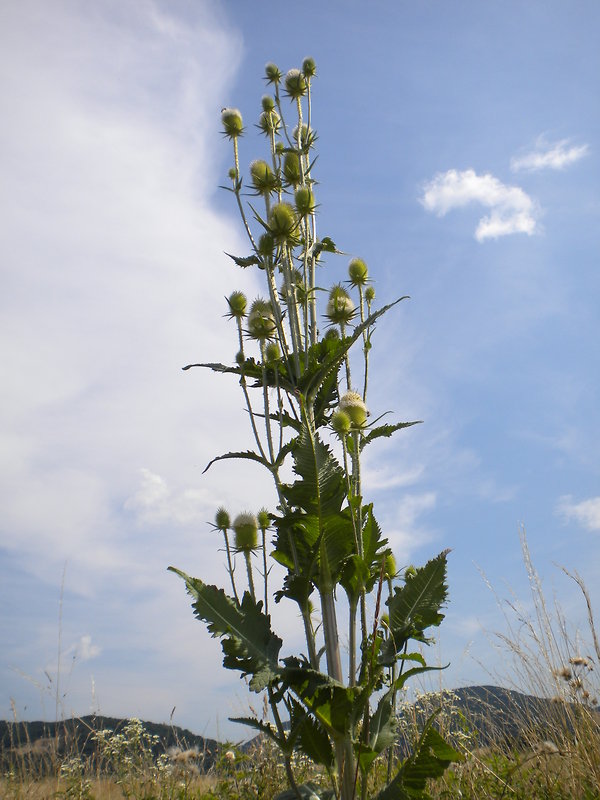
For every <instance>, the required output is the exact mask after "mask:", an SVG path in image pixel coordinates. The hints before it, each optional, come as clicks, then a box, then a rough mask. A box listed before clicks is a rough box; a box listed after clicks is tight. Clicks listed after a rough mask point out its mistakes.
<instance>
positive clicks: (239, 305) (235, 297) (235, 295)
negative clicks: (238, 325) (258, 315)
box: [227, 291, 247, 319]
mask: <svg viewBox="0 0 600 800" xmlns="http://www.w3.org/2000/svg"><path fill="white" fill-rule="evenodd" d="M227 303H228V305H229V314H227V316H228V317H231V318H232V319H242V318H243V317H245V316H246V303H247V300H246V295H245V294H244V293H243V292H238V291H235V292H232V293H231V294H230V295H229V297H228V298H227Z"/></svg>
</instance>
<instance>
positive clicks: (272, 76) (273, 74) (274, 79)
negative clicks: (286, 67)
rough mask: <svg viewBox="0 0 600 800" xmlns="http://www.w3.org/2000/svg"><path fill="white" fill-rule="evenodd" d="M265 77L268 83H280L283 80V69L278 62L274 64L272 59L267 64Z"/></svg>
mask: <svg viewBox="0 0 600 800" xmlns="http://www.w3.org/2000/svg"><path fill="white" fill-rule="evenodd" d="M265 78H266V81H267V83H279V81H280V80H281V71H280V70H279V67H278V66H277V64H273V62H272V61H269V63H268V64H265Z"/></svg>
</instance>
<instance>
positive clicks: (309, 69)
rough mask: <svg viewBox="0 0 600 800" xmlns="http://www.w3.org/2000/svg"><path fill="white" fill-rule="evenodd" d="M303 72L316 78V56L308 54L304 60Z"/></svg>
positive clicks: (309, 76) (307, 76)
mask: <svg viewBox="0 0 600 800" xmlns="http://www.w3.org/2000/svg"><path fill="white" fill-rule="evenodd" d="M302 74H303V75H304V76H305V77H306V78H314V76H315V75H316V74H317V65H316V64H315V60H314V58H311V57H310V56H307V57H306V58H305V59H304V61H303V62H302Z"/></svg>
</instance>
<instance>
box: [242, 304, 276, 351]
mask: <svg viewBox="0 0 600 800" xmlns="http://www.w3.org/2000/svg"><path fill="white" fill-rule="evenodd" d="M275 331H276V327H275V318H274V316H273V309H272V307H271V303H269V301H268V300H263V299H262V297H257V298H256V300H255V301H254V302H253V303H252V305H251V306H250V313H249V314H248V333H249V334H250V336H251V337H252V338H253V339H258V340H259V341H265V339H270V338H272V337H273V336H274V335H275Z"/></svg>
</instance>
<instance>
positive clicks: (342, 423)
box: [331, 410, 352, 439]
mask: <svg viewBox="0 0 600 800" xmlns="http://www.w3.org/2000/svg"><path fill="white" fill-rule="evenodd" d="M331 427H332V428H333V430H334V431H335V432H336V433H337V435H338V436H339V437H340V439H341V438H343V437H344V436H347V435H348V434H349V433H350V430H351V428H352V420H351V419H350V417H349V416H348V414H346V412H345V411H341V410H338V411H334V413H333V414H332V415H331Z"/></svg>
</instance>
